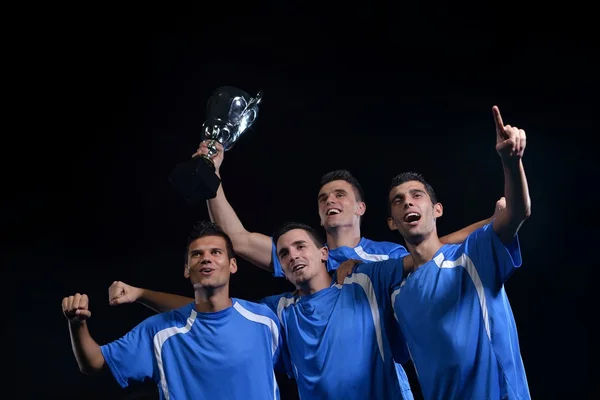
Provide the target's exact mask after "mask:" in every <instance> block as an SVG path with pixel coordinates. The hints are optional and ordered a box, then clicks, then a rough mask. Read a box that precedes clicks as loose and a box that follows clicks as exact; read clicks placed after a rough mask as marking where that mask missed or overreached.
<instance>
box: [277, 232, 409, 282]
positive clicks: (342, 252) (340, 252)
mask: <svg viewBox="0 0 600 400" xmlns="http://www.w3.org/2000/svg"><path fill="white" fill-rule="evenodd" d="M406 255H408V251H407V250H406V248H405V247H404V246H401V245H399V244H396V243H391V242H374V241H373V240H369V239H365V238H361V239H360V242H358V245H357V246H356V247H348V246H342V247H338V248H336V249H329V258H328V259H327V270H328V271H335V270H336V269H337V268H338V267H339V266H340V264H341V263H343V262H344V261H346V260H350V259H352V260H362V261H365V262H371V261H383V260H389V259H399V258H402V257H404V256H406ZM271 256H272V259H273V275H275V276H276V277H278V278H282V277H284V276H285V274H284V273H283V269H282V268H281V263H280V262H279V258H277V248H276V244H275V243H273V246H272V250H271Z"/></svg>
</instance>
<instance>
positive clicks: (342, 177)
mask: <svg viewBox="0 0 600 400" xmlns="http://www.w3.org/2000/svg"><path fill="white" fill-rule="evenodd" d="M333 181H346V182H348V183H349V184H350V185H352V188H353V189H354V195H355V196H356V200H358V201H365V200H364V198H365V193H364V192H363V188H362V186H361V185H360V182H359V181H358V179H356V178H355V177H354V175H352V174H351V173H350V171H348V170H345V169H337V170H335V171H331V172H328V173H326V174H325V175H323V176H322V177H321V182H320V184H319V190H321V188H322V187H323V186H325V185H326V184H328V183H329V182H333Z"/></svg>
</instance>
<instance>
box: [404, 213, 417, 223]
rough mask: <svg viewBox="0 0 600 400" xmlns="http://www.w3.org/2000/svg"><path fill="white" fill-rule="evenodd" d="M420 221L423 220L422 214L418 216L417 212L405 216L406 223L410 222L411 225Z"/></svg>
mask: <svg viewBox="0 0 600 400" xmlns="http://www.w3.org/2000/svg"><path fill="white" fill-rule="evenodd" d="M420 219H421V214H418V213H416V212H411V213H408V214H406V215H405V216H404V222H408V223H409V224H410V223H413V222H417V221H418V220H420Z"/></svg>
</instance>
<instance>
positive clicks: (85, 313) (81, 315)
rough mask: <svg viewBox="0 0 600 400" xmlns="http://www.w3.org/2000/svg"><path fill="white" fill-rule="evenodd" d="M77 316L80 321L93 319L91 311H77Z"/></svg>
mask: <svg viewBox="0 0 600 400" xmlns="http://www.w3.org/2000/svg"><path fill="white" fill-rule="evenodd" d="M75 316H76V317H77V319H79V320H84V319H88V318H89V317H91V316H92V312H91V311H90V310H76V311H75Z"/></svg>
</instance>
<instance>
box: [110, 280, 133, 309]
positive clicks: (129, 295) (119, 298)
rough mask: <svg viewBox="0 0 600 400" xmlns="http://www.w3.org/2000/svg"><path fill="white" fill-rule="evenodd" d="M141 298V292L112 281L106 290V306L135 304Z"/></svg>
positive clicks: (123, 283) (122, 283)
mask: <svg viewBox="0 0 600 400" xmlns="http://www.w3.org/2000/svg"><path fill="white" fill-rule="evenodd" d="M140 296H141V290H140V289H139V288H136V287H134V286H131V285H128V284H126V283H125V282H121V281H114V282H113V283H112V285H110V287H109V288H108V304H110V305H111V306H116V305H119V304H126V303H135V302H136V300H137V299H139V298H140Z"/></svg>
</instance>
